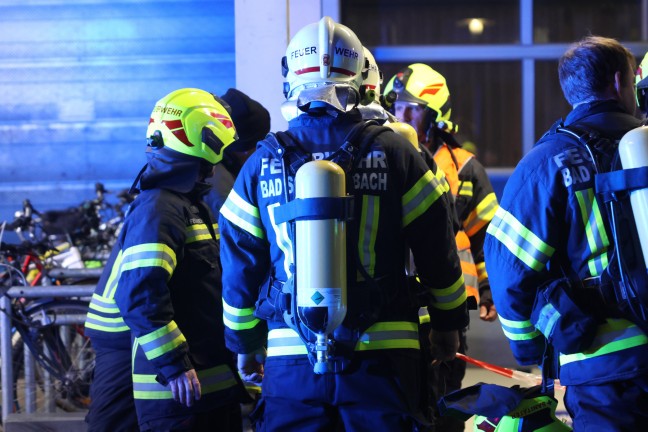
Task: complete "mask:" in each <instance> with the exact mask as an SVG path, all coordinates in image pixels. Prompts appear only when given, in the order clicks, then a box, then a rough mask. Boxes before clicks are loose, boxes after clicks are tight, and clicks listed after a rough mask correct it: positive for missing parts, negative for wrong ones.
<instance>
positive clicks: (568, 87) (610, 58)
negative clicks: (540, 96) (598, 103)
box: [558, 36, 635, 105]
mask: <svg viewBox="0 0 648 432" xmlns="http://www.w3.org/2000/svg"><path fill="white" fill-rule="evenodd" d="M634 62H635V60H634V56H633V55H632V53H631V52H630V51H629V50H628V49H627V48H625V47H624V46H623V45H621V44H620V43H619V42H618V41H616V40H615V39H611V38H606V37H602V36H587V37H585V38H583V39H581V40H580V41H578V42H576V43H574V44H573V45H571V46H570V48H569V49H568V50H567V52H565V54H563V56H562V57H561V58H560V61H559V63H558V78H559V79H560V86H561V87H562V90H563V94H564V95H565V99H567V102H569V103H570V104H571V105H575V104H577V103H581V102H588V101H593V100H597V99H600V98H601V97H602V96H603V94H604V93H605V91H606V90H607V89H608V88H609V87H610V85H612V84H613V83H614V74H615V73H616V72H620V73H621V79H622V80H626V79H627V77H628V74H629V71H630V70H632V69H634ZM628 84H630V83H628Z"/></svg>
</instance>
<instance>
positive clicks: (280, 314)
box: [257, 121, 391, 373]
mask: <svg viewBox="0 0 648 432" xmlns="http://www.w3.org/2000/svg"><path fill="white" fill-rule="evenodd" d="M386 131H391V129H389V128H386V127H382V126H379V125H378V123H377V122H375V121H367V122H364V121H363V122H360V123H358V124H357V125H355V126H353V128H352V129H351V130H350V132H349V133H348V134H347V136H346V137H345V139H344V143H343V144H342V145H341V146H340V147H339V148H338V149H337V150H336V151H335V152H333V153H332V154H331V155H330V156H329V157H327V158H326V160H329V161H331V162H334V163H336V164H337V165H339V166H340V167H341V168H342V169H343V170H344V172H345V173H346V174H347V179H348V178H349V174H350V173H351V172H353V170H354V168H355V167H356V165H357V162H358V160H359V158H361V157H362V156H363V155H364V154H365V153H366V151H367V150H368V148H369V147H370V145H371V144H372V143H373V142H374V140H375V138H376V137H377V136H378V135H379V134H381V133H383V132H386ZM258 146H262V147H264V148H266V149H267V150H269V151H270V152H271V153H272V154H273V155H274V156H275V158H276V159H278V160H280V161H281V166H282V171H283V181H284V185H285V186H284V188H283V193H284V199H285V204H283V205H280V206H278V207H276V208H275V211H274V214H275V223H276V224H277V225H279V224H282V223H284V222H286V223H288V225H287V228H288V233H289V237H290V240H291V243H292V256H293V261H292V262H291V263H290V273H291V276H289V278H288V280H287V281H286V282H281V281H274V280H272V278H271V280H270V281H269V288H268V293H267V294H268V295H269V296H270V295H271V293H273V294H272V295H273V296H274V297H275V298H274V299H270V298H269V299H268V300H269V303H270V304H269V305H267V306H266V305H257V306H258V307H257V316H259V315H261V317H262V318H266V319H268V318H275V319H281V318H283V321H285V323H286V324H287V325H288V326H289V327H290V328H291V329H293V330H295V332H296V333H297V334H298V335H299V338H300V339H301V341H302V342H303V343H304V345H305V346H306V348H307V353H308V358H309V360H310V362H311V364H315V363H316V361H317V359H316V356H315V354H316V352H317V351H321V350H323V349H325V348H324V347H321V346H317V344H316V343H315V342H313V341H312V338H309V334H312V332H311V331H310V330H309V329H308V328H307V327H306V326H305V325H304V323H303V322H302V321H301V319H300V317H299V315H298V313H297V307H298V305H297V295H296V292H297V290H296V287H297V284H298V283H299V281H297V277H296V276H297V273H296V268H295V257H296V252H295V244H296V243H295V222H296V221H297V220H317V219H331V218H336V219H339V220H344V221H350V220H352V219H353V214H354V205H353V204H354V197H353V196H349V195H347V196H346V197H337V198H306V199H299V198H296V199H291V196H290V193H289V191H288V187H287V185H288V184H289V183H288V178H289V176H291V175H292V176H293V177H294V176H295V174H296V173H297V170H298V169H299V168H300V167H301V166H302V165H304V164H305V163H306V162H308V161H309V160H310V159H311V155H310V154H309V153H308V152H306V151H305V150H304V149H302V148H301V147H300V145H299V143H298V142H297V141H296V140H295V139H294V138H293V137H292V136H291V135H290V134H288V133H286V132H278V133H269V134H268V135H267V136H266V138H265V139H264V140H263V141H260V142H259V144H258ZM355 257H356V259H357V262H358V263H359V262H360V259H359V256H358V255H357V254H355ZM356 267H357V268H356V270H357V271H359V272H360V274H361V275H362V276H363V278H364V279H365V281H367V283H368V286H369V287H370V289H371V290H372V291H375V294H377V297H378V298H379V300H378V301H379V305H380V306H384V305H386V304H388V301H389V300H388V299H387V298H386V297H387V293H385V292H383V291H384V290H382V289H381V288H380V285H379V284H378V282H377V281H376V280H374V278H372V277H371V276H370V275H369V274H368V273H367V271H366V269H365V268H364V266H363V265H361V264H358V265H357V266H356ZM259 306H261V307H259ZM268 306H270V309H268ZM370 309H372V308H370ZM373 309H374V310H369V311H367V312H368V313H366V314H361V316H360V317H359V318H358V319H357V320H354V319H353V318H352V317H347V318H346V319H345V322H347V323H351V322H352V323H353V330H352V331H351V333H352V334H349V331H348V330H347V329H344V328H342V327H338V328H337V329H336V330H335V332H334V337H333V339H329V340H328V341H327V344H328V346H329V347H330V348H334V349H335V354H340V356H336V357H335V358H334V359H332V361H330V363H329V364H330V367H331V370H330V371H332V372H333V373H338V372H340V371H342V370H344V369H345V368H346V366H347V365H348V363H349V361H350V357H351V355H352V353H353V350H354V347H355V344H356V342H357V340H358V339H359V337H360V335H361V334H362V333H363V332H364V331H365V330H366V329H367V328H369V327H370V326H371V325H372V324H374V323H375V322H376V321H377V318H378V315H379V310H380V308H373ZM376 309H378V310H376ZM354 312H357V311H354ZM356 318H357V317H356ZM341 341H344V342H345V343H344V344H342V345H341V344H340V343H336V342H341ZM344 345H346V346H344Z"/></svg>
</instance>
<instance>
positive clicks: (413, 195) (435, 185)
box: [401, 170, 448, 227]
mask: <svg viewBox="0 0 648 432" xmlns="http://www.w3.org/2000/svg"><path fill="white" fill-rule="evenodd" d="M437 173H439V174H441V173H440V170H438V171H437ZM447 190H448V185H447V183H446V184H444V183H443V181H442V178H439V177H437V176H435V175H434V174H433V173H432V171H430V170H428V171H427V172H426V173H425V174H424V175H423V176H422V177H421V178H420V179H419V180H418V181H417V182H416V183H415V184H414V186H412V188H411V189H410V190H409V191H407V192H406V193H405V195H403V198H402V200H401V203H402V206H403V227H406V226H407V225H409V224H410V223H411V222H412V221H414V220H415V219H416V218H417V217H419V216H420V215H422V214H423V213H425V211H426V210H427V209H429V208H430V206H432V204H434V203H435V202H436V200H437V199H439V197H441V195H443V194H444V193H446V192H447Z"/></svg>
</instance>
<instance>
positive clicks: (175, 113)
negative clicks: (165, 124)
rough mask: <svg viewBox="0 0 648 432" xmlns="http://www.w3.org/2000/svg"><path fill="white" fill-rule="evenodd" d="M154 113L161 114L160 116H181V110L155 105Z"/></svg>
mask: <svg viewBox="0 0 648 432" xmlns="http://www.w3.org/2000/svg"><path fill="white" fill-rule="evenodd" d="M153 112H154V113H162V114H169V115H173V116H177V117H180V115H181V114H182V110H181V109H178V108H173V107H168V106H162V105H156V106H155V108H153Z"/></svg>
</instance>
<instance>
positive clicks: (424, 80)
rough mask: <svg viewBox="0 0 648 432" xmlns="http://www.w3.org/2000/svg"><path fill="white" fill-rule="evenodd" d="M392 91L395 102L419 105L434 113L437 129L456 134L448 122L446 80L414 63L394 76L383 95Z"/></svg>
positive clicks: (450, 109) (424, 66)
mask: <svg viewBox="0 0 648 432" xmlns="http://www.w3.org/2000/svg"><path fill="white" fill-rule="evenodd" d="M391 91H393V92H394V93H395V94H396V95H397V96H398V98H397V99H396V101H397V102H409V103H413V104H421V105H425V106H427V107H428V108H430V109H431V110H432V111H434V112H435V113H436V118H435V119H434V122H435V124H436V126H437V127H438V128H439V129H443V130H447V131H448V132H456V128H457V126H456V125H454V124H453V123H452V122H451V121H450V114H451V113H452V107H451V105H450V90H449V89H448V86H447V84H446V79H445V78H444V77H443V75H441V74H440V73H439V72H437V71H435V70H434V69H432V68H431V67H430V66H428V65H426V64H423V63H414V64H411V65H409V66H408V67H407V68H405V69H404V70H402V71H400V72H398V73H397V74H396V75H394V76H393V77H392V78H391V79H390V80H389V82H388V83H387V85H386V86H385V90H384V92H383V93H384V94H389V92H391Z"/></svg>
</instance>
